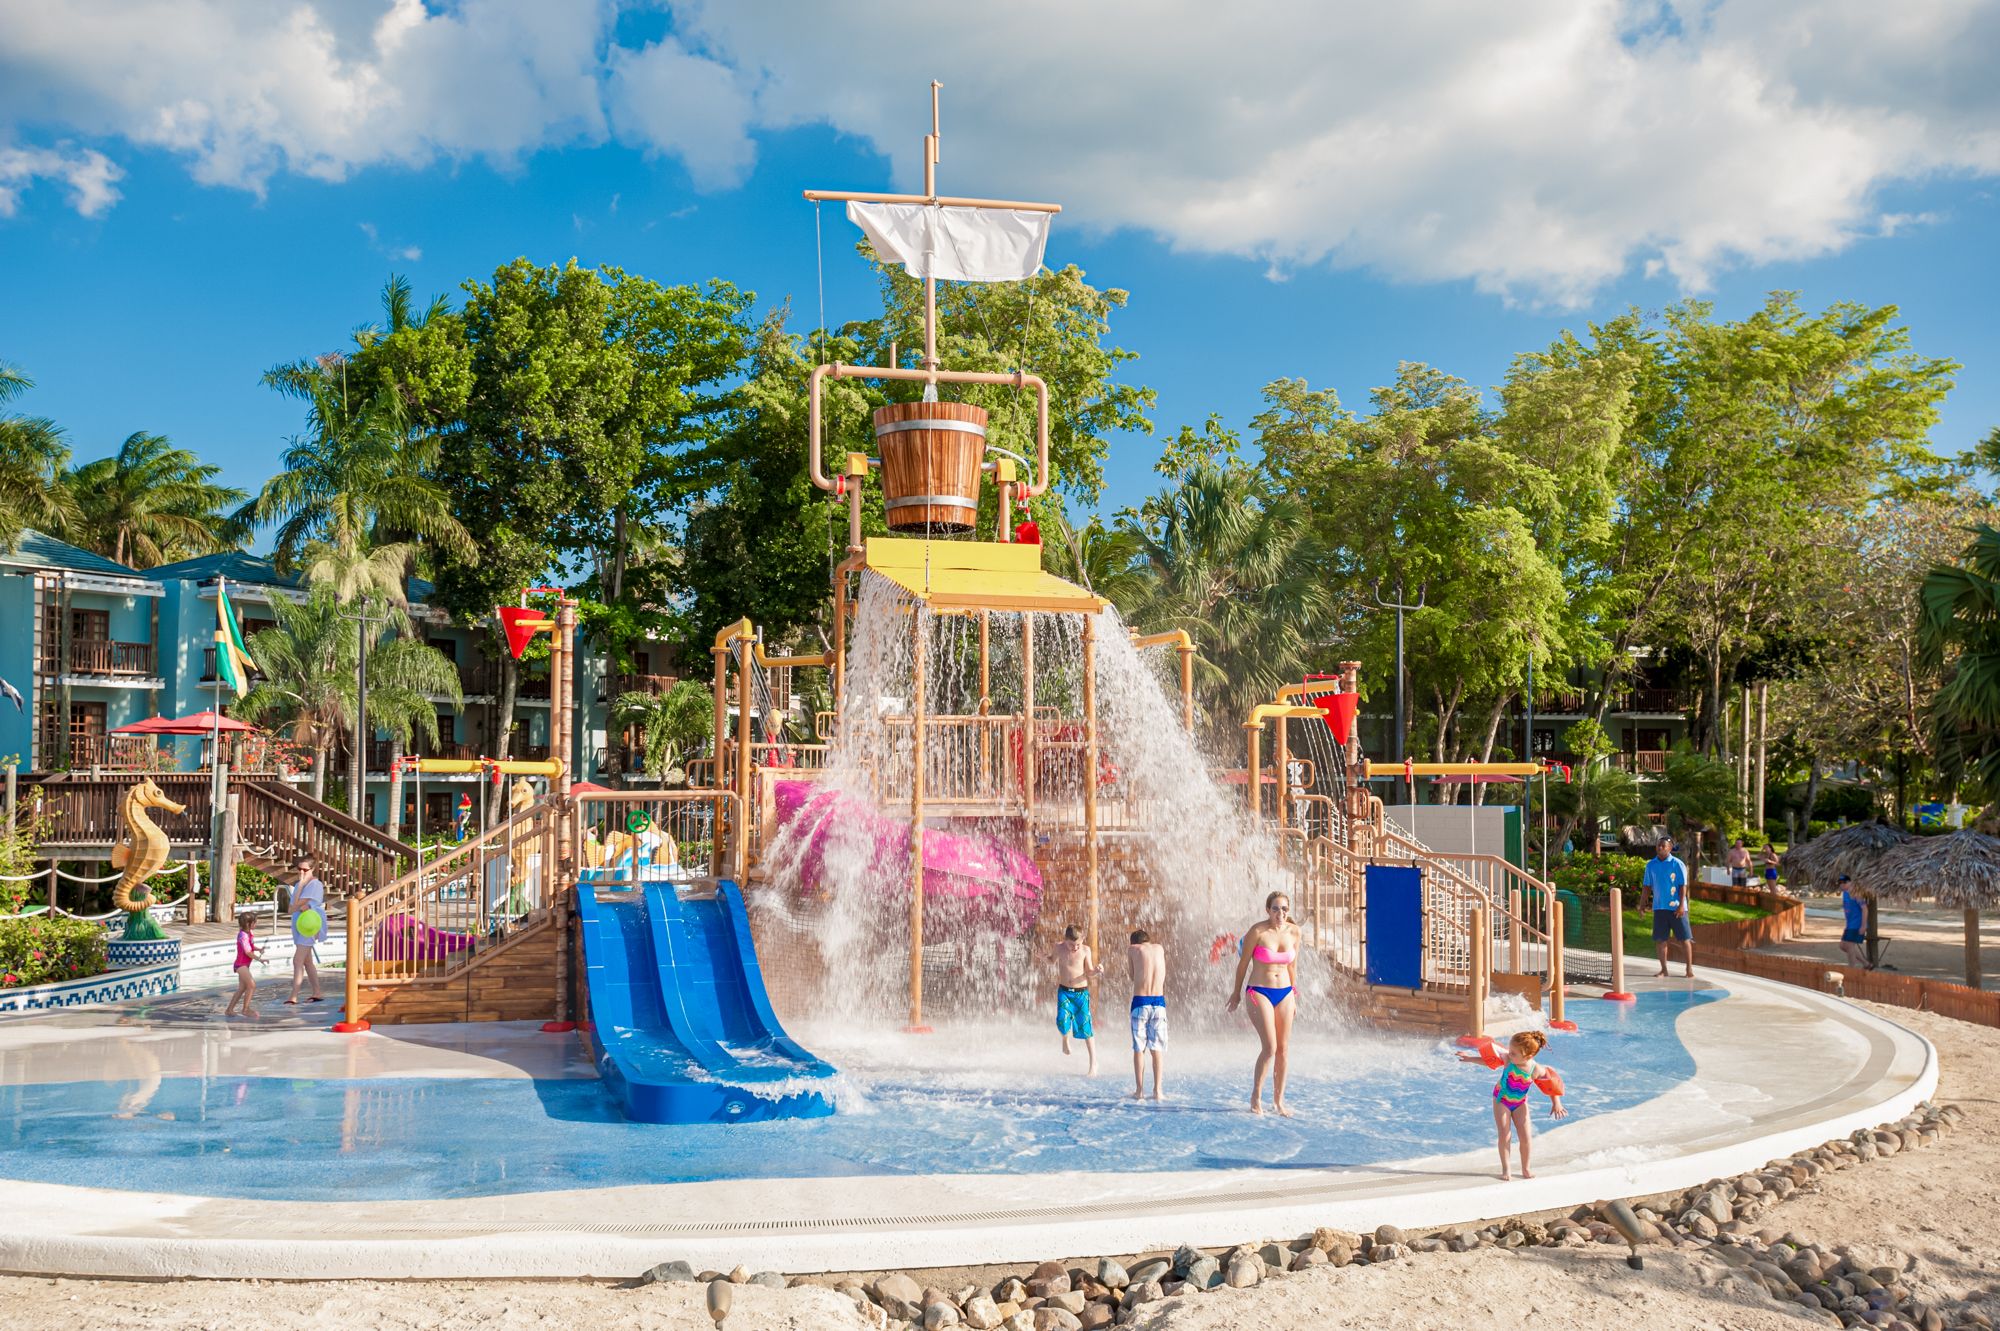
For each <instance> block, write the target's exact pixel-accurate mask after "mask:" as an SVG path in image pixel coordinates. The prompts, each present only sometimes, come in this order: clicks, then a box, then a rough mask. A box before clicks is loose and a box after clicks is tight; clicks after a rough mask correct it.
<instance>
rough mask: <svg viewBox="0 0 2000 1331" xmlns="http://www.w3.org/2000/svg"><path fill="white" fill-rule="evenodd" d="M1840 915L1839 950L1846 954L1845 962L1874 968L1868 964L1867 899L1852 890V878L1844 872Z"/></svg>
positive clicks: (1864, 968)
mask: <svg viewBox="0 0 2000 1331" xmlns="http://www.w3.org/2000/svg"><path fill="white" fill-rule="evenodd" d="M1840 915H1841V921H1840V923H1841V929H1840V950H1841V951H1842V952H1844V953H1846V954H1847V964H1848V965H1850V966H1859V967H1860V968H1861V969H1862V970H1865V971H1872V970H1874V969H1875V968H1874V967H1873V966H1871V965H1869V964H1868V951H1867V945H1868V899H1867V898H1866V897H1864V896H1862V895H1861V894H1860V893H1859V892H1857V891H1855V890H1854V880H1853V879H1852V878H1849V877H1848V876H1847V875H1846V874H1842V875H1841V876H1840Z"/></svg>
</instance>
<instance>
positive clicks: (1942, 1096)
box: [0, 1008, 2000, 1331]
mask: <svg viewBox="0 0 2000 1331" xmlns="http://www.w3.org/2000/svg"><path fill="white" fill-rule="evenodd" d="M1875 1010H1876V1011H1878V1012H1879V1013H1880V1014H1881V1015H1883V1016H1885V1017H1887V1018H1889V1019H1890V1020H1892V1021H1898V1022H1901V1023H1904V1024H1906V1025H1908V1026H1910V1027H1912V1028H1914V1029H1916V1030H1918V1031H1920V1032H1922V1033H1923V1034H1924V1035H1926V1036H1928V1037H1929V1038H1930V1039H1931V1040H1932V1041H1934V1042H1935V1043H1936V1045H1937V1047H1938V1051H1939V1054H1940V1058H1941V1063H1942V1082H1941V1085H1940V1088H1939V1095H1938V1099H1939V1102H1940V1103H1956V1104H1957V1105H1959V1106H1960V1107H1961V1108H1962V1109H1963V1110H1964V1112H1965V1120H1964V1123H1963V1125H1962V1127H1960V1129H1959V1130H1958V1131H1957V1132H1955V1133H1953V1134H1951V1135H1949V1136H1948V1137H1946V1138H1945V1139H1944V1141H1943V1142H1941V1143H1940V1144H1939V1145H1937V1146H1934V1147H1931V1148H1929V1149H1927V1150H1921V1151H1908V1152H1903V1153H1900V1154H1897V1155H1895V1156H1893V1157H1891V1158H1887V1159H1883V1160H1878V1161H1875V1162H1873V1163H1871V1164H1868V1165H1865V1166H1861V1167H1857V1168H1854V1169H1849V1170H1846V1171H1843V1172H1839V1173H1834V1174H1829V1175H1827V1176H1825V1177H1824V1178H1823V1179H1822V1180H1819V1181H1818V1182H1816V1183H1815V1184H1814V1185H1812V1186H1810V1187H1807V1188H1805V1189H1803V1190H1801V1191H1800V1192H1799V1193H1797V1194H1795V1195H1794V1196H1793V1197H1791V1198H1790V1199H1788V1200H1786V1201H1785V1202H1783V1203H1781V1204H1779V1205H1778V1206H1776V1207H1775V1208H1774V1209H1773V1210H1771V1211H1770V1212H1769V1213H1768V1214H1767V1215H1766V1216H1765V1217H1764V1218H1763V1220H1762V1221H1761V1222H1760V1226H1761V1227H1768V1228H1775V1229H1779V1230H1789V1231H1793V1232H1795V1233H1797V1234H1799V1235H1801V1236H1804V1237H1805V1238H1807V1239H1811V1240H1814V1241H1817V1242H1819V1243H1821V1244H1823V1245H1826V1246H1829V1247H1834V1248H1840V1247H1843V1246H1846V1247H1848V1248H1850V1249H1851V1250H1852V1252H1853V1253H1854V1254H1855V1255H1857V1256H1863V1257H1865V1258H1866V1259H1867V1262H1868V1264H1869V1265H1870V1266H1892V1267H1895V1268H1897V1269H1898V1270H1901V1271H1903V1272H1904V1273H1905V1275H1904V1277H1903V1283H1905V1284H1906V1285H1907V1286H1908V1287H1909V1289H1910V1290H1911V1291H1912V1293H1913V1294H1915V1295H1916V1296H1917V1297H1920V1298H1923V1299H1924V1300H1926V1301H1927V1302H1930V1303H1932V1304H1939V1305H1948V1304H1953V1303H1955V1302H1957V1301H1960V1300H1972V1301H1973V1303H1974V1306H1975V1307H1976V1308H1977V1309H1978V1310H1979V1311H1980V1312H1981V1313H1983V1314H1984V1315H1985V1316H1986V1317H1987V1318H1989V1319H1991V1320H1993V1321H1995V1322H2000V1238H1997V1237H1996V1236H1995V1234H1994V1232H1993V1226H1992V1217H1993V1216H1995V1215H1996V1214H2000V1030H1993V1029H1989V1028H1985V1027H1979V1026H1971V1025H1967V1024H1964V1023H1960V1022H1955V1021H1950V1020H1946V1019H1942V1018H1938V1017H1933V1016H1931V1015H1930V1014H1927V1013H1921V1012H1911V1011H1906V1010H1903V1009H1896V1008H1877V1009H1875ZM1243 1237H1244V1238H1245V1239H1253V1238H1257V1237H1270V1236H1255V1235H1247V1234H1246V1235H1244V1236H1243ZM1286 1237H1289V1236H1286ZM914 1274H916V1275H917V1276H918V1278H919V1279H920V1280H924V1278H925V1273H914ZM1009 1274H1024V1273H1023V1272H1021V1271H1018V1270H1013V1269H1009V1270H1005V1271H1002V1270H995V1271H992V1272H979V1273H972V1272H951V1273H943V1272H940V1273H936V1274H935V1275H934V1276H932V1278H931V1279H930V1280H928V1281H926V1283H935V1284H937V1285H938V1286H939V1287H940V1288H952V1287H954V1285H961V1284H965V1283H972V1282H973V1281H974V1280H975V1279H979V1278H981V1277H983V1278H984V1280H985V1281H988V1282H990V1281H995V1280H998V1279H1000V1278H1002V1277H1003V1276H1005V1275H1009ZM1642 1308H1643V1309H1644V1311H1645V1322H1646V1324H1647V1325H1650V1326H1660V1327H1731V1328H1742V1329H1743V1331H1760V1329H1761V1328H1767V1327H1768V1328H1774V1329H1775V1328H1798V1327H1801V1326H1807V1325H1814V1324H1818V1325H1828V1324H1829V1323H1828V1322H1827V1321H1825V1320H1824V1318H1822V1319H1820V1320H1819V1321H1818V1322H1817V1323H1815V1322H1814V1321H1813V1320H1812V1319H1810V1318H1809V1317H1807V1316H1806V1315H1805V1314H1803V1313H1802V1312H1801V1311H1800V1310H1799V1309H1798V1308H1796V1307H1794V1306H1792V1305H1790V1304H1783V1303H1778V1302H1775V1301H1773V1300H1772V1298H1771V1297H1770V1296H1769V1295H1768V1294H1767V1293H1766V1292H1765V1291H1764V1290H1763V1289H1762V1288H1761V1287H1759V1286H1757V1285H1755V1284H1753V1283H1752V1282H1751V1281H1749V1280H1748V1279H1746V1278H1745V1277H1744V1276H1743V1275H1741V1274H1738V1273H1737V1272H1735V1271H1733V1270H1732V1269H1731V1268H1730V1267H1729V1266H1728V1265H1726V1264H1725V1263H1723V1262H1722V1261H1720V1260H1719V1259H1717V1258H1716V1257H1714V1256H1711V1255H1709V1254H1707V1253H1706V1252H1705V1251H1704V1250H1703V1249H1702V1248H1700V1247H1698V1246H1693V1245H1690V1246H1687V1247H1683V1248H1679V1249H1670V1248H1664V1247H1653V1248H1649V1249H1648V1250H1647V1255H1646V1269H1645V1270H1644V1271H1643V1272H1639V1271H1632V1270H1629V1269H1628V1268H1627V1267H1626V1265H1625V1262H1624V1251H1623V1249H1622V1248H1618V1247H1612V1246H1595V1247H1589V1248H1581V1249H1564V1248H1524V1249H1516V1250H1504V1251H1503V1250H1498V1249H1480V1250H1476V1251H1472V1252H1466V1253H1435V1254H1428V1255H1418V1256H1414V1257H1409V1258H1403V1259H1399V1260H1396V1261H1391V1262H1386V1263H1383V1264H1381V1265H1377V1266H1365V1267H1345V1268H1341V1269H1338V1270H1334V1269H1329V1268H1319V1269H1316V1270H1313V1271H1309V1272H1305V1273H1302V1274H1297V1275H1289V1276H1285V1277H1282V1278H1274V1279H1273V1280H1271V1281H1270V1282H1269V1283H1266V1284H1263V1285H1260V1286H1258V1287H1255V1288H1252V1289H1244V1290H1229V1289H1224V1290H1218V1291H1215V1292H1212V1293H1209V1294H1205V1295H1200V1296H1193V1297H1182V1298H1177V1299H1169V1300H1166V1301H1164V1302H1161V1303H1157V1304H1153V1305H1149V1306H1147V1307H1145V1308H1144V1309H1143V1310H1142V1313H1141V1315H1140V1316H1139V1317H1138V1319H1137V1320H1136V1321H1135V1322H1133V1323H1132V1325H1135V1326H1138V1327H1142V1328H1147V1329H1148V1331H1153V1329H1158V1331H1211V1329H1212V1331H1224V1329H1225V1328H1229V1329H1233V1328H1240V1327H1255V1328H1260V1329H1262V1331H1294V1329H1296V1331H1307V1328H1346V1327H1352V1328H1356V1331H1359V1329H1360V1328H1380V1327H1411V1328H1419V1327H1485V1326H1493V1327H1514V1326H1521V1325H1529V1326H1534V1327H1537V1328H1541V1329H1542V1331H1597V1328H1602V1327H1605V1326H1610V1325H1616V1324H1621V1323H1627V1322H1630V1321H1631V1320H1632V1318H1633V1316H1634V1313H1635V1311H1636V1310H1639V1309H1642ZM1943 1324H1944V1325H1946V1326H1952V1325H1961V1324H1962V1325H1977V1323H1976V1322H1974V1321H1957V1322H1955V1321H1950V1320H1947V1321H1945V1322H1944V1323H1943ZM79 1325H81V1326H89V1327H90V1328H92V1331H141V1329H144V1331H153V1329H155V1328H169V1327H172V1328H181V1327H188V1328H217V1329H218V1331H220V1329H221V1328H236V1327H245V1326H255V1327H258V1328H265V1329H268V1331H335V1329H336V1328H338V1329H339V1331H352V1329H354V1328H374V1327H380V1328H395V1329H398V1331H401V1329H403V1328H408V1329H410V1331H417V1329H420V1328H421V1329H424V1331H428V1329H430V1328H481V1331H516V1329H517V1328H530V1327H537V1328H552V1327H573V1326H602V1327H619V1328H626V1327H630V1328H641V1329H644V1331H700V1329H701V1328H707V1327H709V1326H711V1325H712V1323H711V1321H710V1319H709V1316H708V1314H707V1311H706V1308H705V1306H704V1290H703V1288H702V1287H701V1286H699V1285H694V1284H658V1285H647V1286H643V1287H638V1288H618V1287H614V1286H610V1285H604V1284H583V1283H572V1282H545V1283H534V1282H507V1281H495V1282H487V1283H463V1282H460V1283H441V1284H417V1283H388V1282H383V1283H373V1282H351V1283H344V1284H327V1283H300V1284H287V1283H274V1282H247V1283H234V1282H184V1283H178V1284H172V1283H132V1282H117V1281H101V1280H56V1279H47V1278H36V1277H4V1278H0V1328H4V1329H5V1331H15V1329H16V1328H19V1329H21V1331H29V1329H30V1328H32V1329H34V1331H41V1329H43V1328H69V1327H73V1326H79ZM869 1325H870V1323H869V1322H868V1321H866V1320H864V1318H863V1317H862V1316H861V1315H860V1314H859V1313H858V1312H857V1310H856V1309H855V1306H854V1305H853V1304H852V1303H851V1302H850V1301H849V1300H848V1299H847V1297H846V1296H845V1295H842V1294H840V1293H838V1292H836V1291H834V1290H831V1289H827V1288H813V1287H802V1288H795V1289H783V1290H776V1289H764V1288H759V1287H754V1286H743V1287H738V1288H737V1289H736V1291H735V1307H734V1310H733V1312H732V1314H731V1316H730V1317H729V1319H728V1322H727V1331H778V1329H779V1328H786V1329H793V1328H796V1329H799V1331H805V1329H807V1328H812V1329H815V1331H816V1329H818V1328H827V1329H828V1331H838V1329H839V1328H847V1327H854V1328H861V1327H866V1326H869Z"/></svg>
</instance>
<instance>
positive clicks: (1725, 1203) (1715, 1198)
mask: <svg viewBox="0 0 2000 1331" xmlns="http://www.w3.org/2000/svg"><path fill="white" fill-rule="evenodd" d="M1694 1209H1695V1210H1696V1211H1698V1212H1700V1213H1701V1214H1702V1215H1705V1216H1707V1217H1708V1218H1709V1219H1710V1220H1713V1221H1714V1222H1715V1223H1716V1224H1718V1225H1720V1224H1722V1223H1723V1222H1724V1221H1728V1220H1734V1219H1735V1218H1736V1212H1735V1210H1734V1209H1733V1208H1732V1207H1731V1206H1730V1204H1729V1196H1728V1194H1727V1193H1725V1192H1723V1191H1722V1189H1720V1188H1710V1189H1709V1190H1708V1191H1706V1192H1704V1193H1702V1195H1701V1196H1699V1197H1697V1198H1695V1199H1694Z"/></svg>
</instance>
